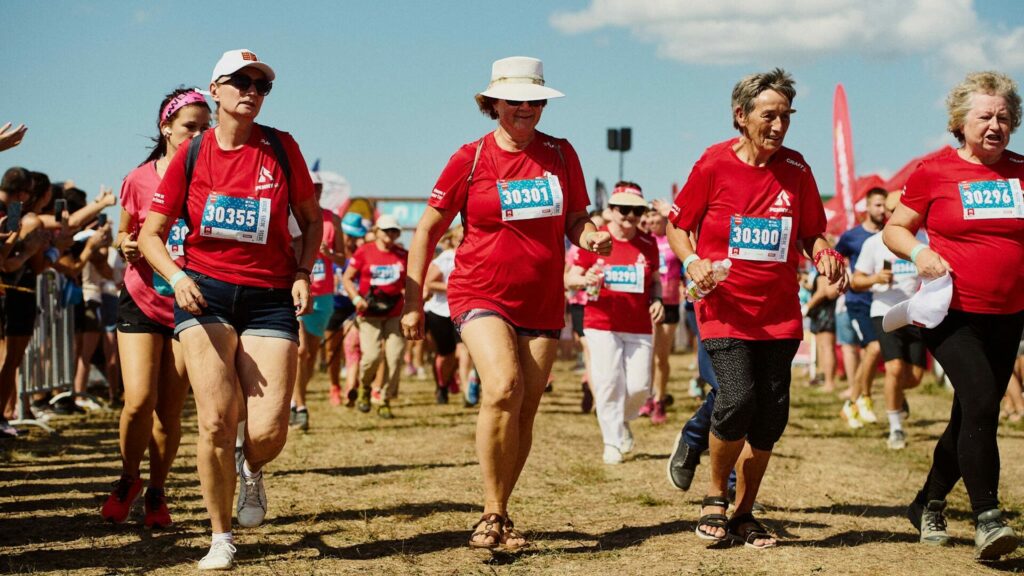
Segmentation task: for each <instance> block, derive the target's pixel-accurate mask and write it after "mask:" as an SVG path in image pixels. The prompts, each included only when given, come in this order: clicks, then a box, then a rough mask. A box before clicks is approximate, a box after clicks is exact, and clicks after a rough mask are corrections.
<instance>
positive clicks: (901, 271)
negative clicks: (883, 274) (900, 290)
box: [892, 258, 917, 279]
mask: <svg viewBox="0 0 1024 576" xmlns="http://www.w3.org/2000/svg"><path fill="white" fill-rule="evenodd" d="M892 276H893V278H895V279H900V278H909V277H911V276H917V266H915V265H914V263H913V262H911V261H910V260H903V259H902V258H901V259H898V260H896V261H895V262H893V263H892Z"/></svg>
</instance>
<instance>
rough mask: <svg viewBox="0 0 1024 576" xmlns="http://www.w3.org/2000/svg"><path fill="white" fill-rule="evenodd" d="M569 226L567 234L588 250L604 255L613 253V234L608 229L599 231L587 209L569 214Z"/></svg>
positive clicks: (582, 248)
mask: <svg viewBox="0 0 1024 576" xmlns="http://www.w3.org/2000/svg"><path fill="white" fill-rule="evenodd" d="M568 222H569V227H568V228H566V231H565V235H566V236H567V237H568V238H569V241H570V242H572V243H573V244H575V245H577V246H579V247H580V249H581V250H586V251H587V252H596V253H598V254H600V255H602V256H607V255H609V254H611V253H612V235H611V234H610V233H608V231H607V230H602V231H599V230H598V229H597V227H596V226H594V223H593V222H592V221H591V220H590V215H589V214H587V213H586V211H582V212H573V213H572V214H569V219H568Z"/></svg>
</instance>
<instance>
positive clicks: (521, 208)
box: [498, 174, 562, 222]
mask: <svg viewBox="0 0 1024 576" xmlns="http://www.w3.org/2000/svg"><path fill="white" fill-rule="evenodd" d="M498 199H499V200H500V201H501V219H502V220H503V221H505V222H508V221H511V220H530V219H533V218H549V217H551V216H561V215H562V186H561V185H560V184H559V183H558V176H555V175H554V174H551V175H550V176H547V177H542V178H533V179H531V180H498Z"/></svg>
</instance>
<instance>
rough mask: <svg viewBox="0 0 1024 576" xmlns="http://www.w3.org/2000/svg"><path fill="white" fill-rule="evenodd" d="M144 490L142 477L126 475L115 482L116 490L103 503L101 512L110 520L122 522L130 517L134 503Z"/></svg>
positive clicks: (105, 518)
mask: <svg viewBox="0 0 1024 576" xmlns="http://www.w3.org/2000/svg"><path fill="white" fill-rule="evenodd" d="M141 491H142V478H139V477H136V478H132V477H131V476H128V475H124V476H121V477H120V478H118V479H117V480H116V481H115V482H114V490H113V491H111V492H110V496H108V497H107V501H106V502H104V503H103V510H102V511H100V514H101V515H102V516H103V519H104V520H107V521H108V522H114V523H121V522H124V521H125V519H126V518H128V513H129V512H131V510H132V504H134V503H135V499H136V498H138V496H139V492H141Z"/></svg>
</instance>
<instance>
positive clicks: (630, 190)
mask: <svg viewBox="0 0 1024 576" xmlns="http://www.w3.org/2000/svg"><path fill="white" fill-rule="evenodd" d="M612 194H632V195H633V196H639V197H641V198H643V197H644V195H643V194H642V193H641V192H640V190H638V189H636V188H634V187H632V186H616V187H615V188H614V189H612Z"/></svg>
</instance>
